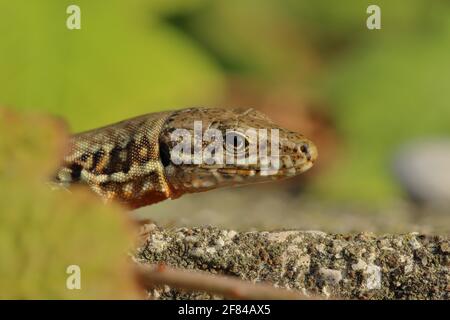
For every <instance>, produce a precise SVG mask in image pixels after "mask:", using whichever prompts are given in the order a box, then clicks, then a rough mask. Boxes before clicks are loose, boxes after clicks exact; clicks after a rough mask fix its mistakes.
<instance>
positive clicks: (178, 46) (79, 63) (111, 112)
mask: <svg viewBox="0 0 450 320" xmlns="http://www.w3.org/2000/svg"><path fill="white" fill-rule="evenodd" d="M72 3H73V2H72V1H68V0H62V1H50V0H46V1H39V2H23V1H20V2H17V1H16V2H11V1H9V2H7V1H2V2H1V3H0V32H1V33H2V41H0V70H1V77H0V103H2V104H4V105H5V104H6V105H10V106H12V107H17V108H21V109H38V110H45V111H50V112H51V113H53V114H58V115H62V116H64V118H66V119H68V121H69V122H70V124H71V126H72V127H73V128H74V129H75V130H76V131H78V130H81V129H87V128H92V127H95V126H99V125H101V124H107V123H110V122H113V121H119V120H123V119H124V118H127V117H130V116H135V115H137V114H142V113H147V112H153V111H156V110H160V109H162V108H179V107H185V106H189V105H193V104H196V105H200V104H212V103H214V102H217V101H218V100H219V99H220V98H221V95H222V76H221V74H220V73H219V71H218V69H217V68H216V66H215V65H214V63H213V62H212V61H211V60H210V59H209V58H208V56H206V55H204V54H202V52H201V51H200V50H199V49H198V48H197V47H196V46H195V45H194V44H193V43H192V42H191V41H190V40H189V39H187V38H185V37H184V36H183V35H182V34H180V33H178V32H177V31H176V30H174V29H172V28H170V27H168V26H167V25H164V24H161V23H159V22H158V19H157V17H156V16H155V14H156V9H155V10H154V11H155V12H153V11H152V6H151V5H148V4H147V3H146V1H142V0H134V1H132V2H130V3H128V2H123V1H118V0H112V1H108V2H107V3H105V2H102V1H91V0H90V1H88V0H80V1H78V2H77V5H79V6H80V8H81V30H68V29H67V28H66V19H67V17H68V15H67V14H66V8H67V6H68V5H69V4H72Z"/></svg>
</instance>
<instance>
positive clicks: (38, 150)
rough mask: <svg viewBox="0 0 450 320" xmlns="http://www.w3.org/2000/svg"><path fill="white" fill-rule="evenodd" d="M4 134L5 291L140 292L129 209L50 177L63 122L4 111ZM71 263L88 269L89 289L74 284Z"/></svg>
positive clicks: (0, 152)
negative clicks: (131, 262)
mask: <svg viewBox="0 0 450 320" xmlns="http://www.w3.org/2000/svg"><path fill="white" fill-rule="evenodd" d="M0 134H1V135H0V137H2V138H1V139H0V190H2V193H1V196H2V200H1V201H0V212H1V215H0V252H1V253H2V259H1V260H0V287H1V288H2V290H1V292H0V298H1V299H5V298H8V299H92V298H95V299H106V298H111V299H122V298H138V297H139V296H138V294H137V290H136V289H137V287H136V284H135V282H134V279H133V275H132V271H131V269H129V268H128V264H127V262H128V261H127V251H128V250H129V249H130V248H131V244H132V242H131V240H132V236H131V232H130V231H131V229H130V228H129V226H127V220H126V216H125V214H126V213H125V212H124V210H121V209H120V208H119V207H116V206H105V205H103V204H102V203H101V202H100V201H99V199H97V198H96V197H95V196H94V195H92V194H91V193H88V191H85V190H81V189H79V190H78V189H75V190H73V191H72V190H71V193H69V192H66V191H64V190H62V191H60V192H57V191H51V190H50V188H49V186H48V185H46V184H45V182H44V181H45V180H46V179H47V178H48V176H49V174H50V172H51V168H50V167H53V168H52V169H54V167H55V165H56V161H57V159H58V158H59V155H60V154H61V151H62V150H61V148H62V146H63V145H64V141H65V139H64V137H65V132H64V130H62V129H61V125H60V124H59V123H57V122H54V121H52V120H51V119H48V118H45V117H43V116H23V115H19V114H16V113H12V112H6V111H5V110H0ZM5 137H7V138H6V139H5ZM70 265H77V266H79V267H80V268H81V290H68V289H67V287H66V280H67V278H68V277H69V275H70V274H67V273H66V270H67V267H68V266H70Z"/></svg>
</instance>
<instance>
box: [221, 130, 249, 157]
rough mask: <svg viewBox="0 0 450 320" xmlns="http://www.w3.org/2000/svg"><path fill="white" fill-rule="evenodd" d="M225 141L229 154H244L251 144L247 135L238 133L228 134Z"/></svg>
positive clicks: (231, 132) (230, 132)
mask: <svg viewBox="0 0 450 320" xmlns="http://www.w3.org/2000/svg"><path fill="white" fill-rule="evenodd" d="M224 140H225V141H224V144H225V148H226V150H227V151H228V152H236V151H238V152H242V151H244V150H245V149H246V148H247V147H248V144H249V143H248V140H247V138H246V137H245V135H244V134H242V133H240V132H237V131H229V132H227V133H226V134H225V139H224Z"/></svg>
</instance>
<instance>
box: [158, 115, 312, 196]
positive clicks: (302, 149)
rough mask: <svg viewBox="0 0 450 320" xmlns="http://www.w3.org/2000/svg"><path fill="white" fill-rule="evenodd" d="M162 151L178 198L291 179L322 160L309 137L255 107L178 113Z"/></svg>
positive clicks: (163, 133) (170, 120) (168, 128)
mask: <svg viewBox="0 0 450 320" xmlns="http://www.w3.org/2000/svg"><path fill="white" fill-rule="evenodd" d="M159 152H160V158H161V162H162V164H163V166H164V171H165V176H166V179H167V182H168V184H169V186H170V188H171V189H172V192H173V195H174V197H176V196H177V194H181V193H186V192H188V193H189V192H191V193H192V192H201V191H206V190H210V189H214V188H218V187H225V186H233V185H245V184H251V183H257V182H266V181H272V180H279V179H284V178H287V177H292V176H295V175H298V174H300V173H302V172H304V171H306V170H308V169H309V168H311V167H312V165H313V163H314V161H315V160H316V158H317V148H316V147H315V145H314V144H313V143H312V142H311V141H310V140H308V139H307V138H305V137H304V136H303V135H302V134H299V133H296V132H292V131H289V130H287V129H284V128H281V127H279V126H278V125H276V124H275V123H273V122H272V121H271V120H270V119H269V118H268V117H267V116H266V115H264V114H262V113H260V112H258V111H256V110H253V109H248V110H241V109H206V108H205V109H201V108H200V109H199V108H195V109H185V110H180V111H176V112H174V113H173V114H172V115H171V116H170V117H169V118H168V119H167V120H166V122H165V125H164V126H163V128H162V130H161V134H160V137H159Z"/></svg>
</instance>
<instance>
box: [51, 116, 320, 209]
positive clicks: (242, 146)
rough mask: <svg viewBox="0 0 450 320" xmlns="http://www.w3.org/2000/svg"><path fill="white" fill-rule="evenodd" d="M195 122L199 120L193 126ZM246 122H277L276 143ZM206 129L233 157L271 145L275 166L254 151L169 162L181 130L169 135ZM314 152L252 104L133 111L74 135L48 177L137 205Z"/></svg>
mask: <svg viewBox="0 0 450 320" xmlns="http://www.w3.org/2000/svg"><path fill="white" fill-rule="evenodd" d="M194 121H197V124H200V125H201V128H200V130H199V131H197V132H196V131H195V124H194ZM252 128H253V129H255V130H260V129H266V130H273V129H276V130H277V133H278V140H277V141H278V143H276V144H275V143H273V142H272V141H270V143H269V142H268V143H267V144H266V145H265V146H264V145H263V144H260V143H259V140H258V142H256V143H255V139H257V138H256V137H255V136H254V135H252V136H251V135H249V134H247V132H249V131H248V129H252ZM208 129H216V130H219V132H221V133H223V137H222V141H220V139H218V140H219V143H223V147H224V150H225V151H224V154H225V155H230V154H231V156H232V157H236V158H235V159H237V156H238V155H239V154H241V155H242V154H245V155H248V152H249V148H250V147H251V146H256V148H257V151H258V152H259V151H260V150H258V149H261V148H263V147H265V149H266V152H268V153H269V154H270V152H272V153H274V152H275V154H276V155H278V159H279V162H278V164H277V167H276V168H275V169H276V170H272V171H270V170H269V171H267V170H264V168H263V164H264V163H263V161H262V160H261V159H259V158H258V156H257V157H256V160H255V159H254V160H255V161H253V162H251V163H250V161H248V162H247V163H239V162H238V161H237V160H236V161H234V162H232V163H228V161H225V162H224V163H222V164H220V163H214V162H211V161H209V162H208V161H200V162H198V161H197V162H196V161H190V162H189V161H185V162H182V163H179V161H175V160H179V159H177V158H174V154H175V152H174V151H175V149H176V147H177V145H178V146H179V143H180V138H179V137H178V139H174V138H173V134H174V133H176V132H178V131H177V130H182V132H184V133H189V134H191V135H192V136H193V137H195V135H197V136H198V135H199V134H200V135H203V134H207V130H208ZM216 132H217V131H216ZM256 132H258V134H259V132H260V131H256ZM216 138H217V137H216ZM181 140H183V139H181ZM213 140H214V139H213ZM213 140H211V141H213ZM186 141H188V142H187V144H186V146H189V145H190V147H192V149H194V150H197V151H200V152H204V151H205V150H206V148H208V145H209V142H208V141H202V140H201V139H197V140H196V139H192V141H191V142H189V140H186ZM214 141H215V140H214ZM215 146H217V145H215ZM192 149H191V150H192ZM275 149H276V150H275ZM214 150H216V149H214ZM269 151H270V152H269ZM210 154H211V155H214V152H212V151H211V152H210ZM257 155H259V153H257ZM317 155H318V152H317V148H316V146H315V145H314V144H313V142H311V141H310V140H309V139H307V138H306V137H304V136H303V135H302V134H300V133H296V132H293V131H290V130H287V129H285V128H282V127H279V126H278V125H276V124H275V123H274V122H273V121H271V120H270V118H268V117H267V116H266V115H265V114H263V113H261V112H259V111H256V110H254V109H251V108H250V109H246V110H243V109H217V108H188V109H181V110H175V111H164V112H157V113H150V114H146V115H142V116H137V117H135V118H132V119H128V120H124V121H121V122H118V123H115V124H112V125H108V126H105V127H101V128H97V129H93V130H89V131H85V132H81V133H78V134H74V135H72V136H71V137H70V140H69V143H68V151H67V153H66V155H65V156H64V157H63V159H62V162H61V165H60V167H59V168H58V169H57V171H56V173H55V177H54V179H53V180H54V183H56V184H57V185H59V186H62V187H70V186H71V185H73V184H85V185H88V186H89V187H90V188H91V189H92V190H93V191H95V192H96V193H97V194H99V195H100V196H101V197H102V198H103V199H105V200H106V201H110V200H114V201H119V202H121V203H123V204H125V205H126V206H128V207H130V208H131V209H136V208H139V207H143V206H146V205H150V204H153V203H157V202H160V201H163V200H166V199H176V198H178V197H180V196H182V195H183V194H187V193H196V192H203V191H207V190H212V189H216V188H219V187H228V186H240V185H247V184H252V183H259V182H267V181H272V180H280V179H284V178H287V177H292V176H295V175H298V174H300V173H302V172H304V171H306V170H308V169H309V168H311V167H312V165H313V163H314V162H315V161H316V159H317Z"/></svg>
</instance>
